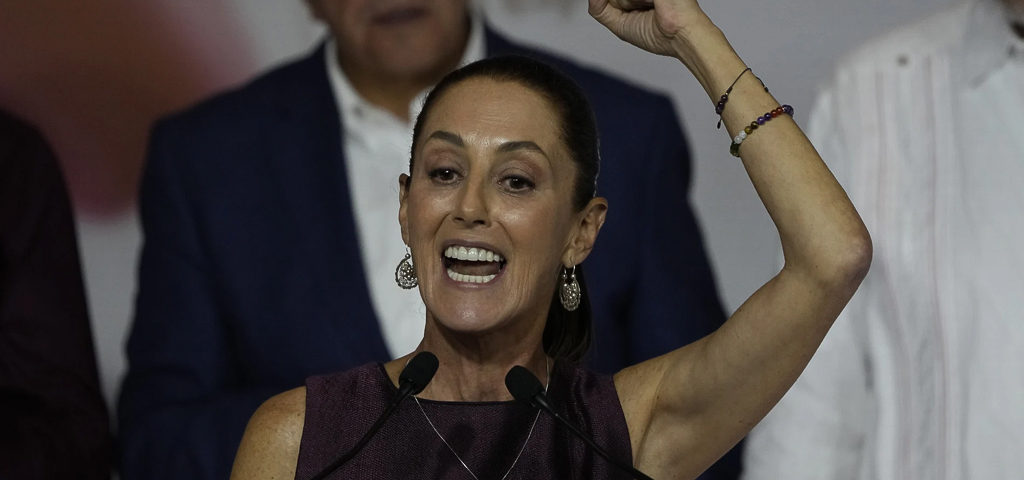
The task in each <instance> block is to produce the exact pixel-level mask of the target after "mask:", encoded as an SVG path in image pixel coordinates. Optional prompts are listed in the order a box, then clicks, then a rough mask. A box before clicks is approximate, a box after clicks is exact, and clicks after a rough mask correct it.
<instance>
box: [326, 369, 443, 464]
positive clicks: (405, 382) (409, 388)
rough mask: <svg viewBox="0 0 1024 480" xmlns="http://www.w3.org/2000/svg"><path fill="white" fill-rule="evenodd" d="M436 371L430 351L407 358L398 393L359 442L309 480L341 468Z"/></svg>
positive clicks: (399, 380) (422, 387)
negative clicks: (403, 401) (407, 361)
mask: <svg viewBox="0 0 1024 480" xmlns="http://www.w3.org/2000/svg"><path fill="white" fill-rule="evenodd" d="M435 373H437V357H436V356H434V354H433V353H430V352H420V353H417V354H416V356H415V357H412V359H411V360H409V363H408V364H406V365H405V368H403V369H402V373H400V374H399V375H398V395H395V398H394V399H393V400H391V403H390V404H388V406H387V408H385V409H384V413H381V414H380V417H379V418H377V421H376V422H374V424H373V426H372V427H370V429H369V430H367V431H366V433H365V434H363V438H360V439H359V442H357V443H356V444H355V446H353V447H352V448H351V449H349V451H348V452H345V454H344V455H342V456H340V457H338V459H337V460H335V461H333V462H331V464H330V465H328V466H326V467H324V469H323V470H320V472H319V473H317V474H316V475H313V476H312V477H310V478H309V480H322V479H323V478H324V477H326V476H328V475H330V474H331V473H333V472H334V471H335V470H337V469H339V468H341V466H342V465H344V464H346V463H348V461H349V460H352V458H354V457H355V456H356V454H357V453H359V451H360V450H362V449H363V447H365V446H366V443H367V442H369V441H370V439H371V438H373V435H374V434H376V433H377V430H380V427H381V426H383V425H384V421H385V420H387V419H388V418H389V417H391V414H392V413H394V412H395V408H396V407H398V404H399V403H402V400H405V398H406V397H408V396H409V395H416V394H417V393H420V392H422V391H423V389H424V388H426V387H427V384H428V383H430V380H431V379H432V378H434V374H435Z"/></svg>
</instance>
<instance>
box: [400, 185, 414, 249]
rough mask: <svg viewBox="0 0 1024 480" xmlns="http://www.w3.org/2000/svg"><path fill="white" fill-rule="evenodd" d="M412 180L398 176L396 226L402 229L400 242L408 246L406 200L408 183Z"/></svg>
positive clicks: (407, 207)
mask: <svg viewBox="0 0 1024 480" xmlns="http://www.w3.org/2000/svg"><path fill="white" fill-rule="evenodd" d="M411 180H412V178H410V177H409V175H406V174H404V173H403V174H401V175H399V176H398V226H399V227H401V228H402V241H403V242H405V244H406V245H408V244H409V229H408V225H409V214H408V213H407V212H408V210H409V206H408V204H407V199H408V198H409V181H411Z"/></svg>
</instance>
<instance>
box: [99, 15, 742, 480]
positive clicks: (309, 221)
mask: <svg viewBox="0 0 1024 480" xmlns="http://www.w3.org/2000/svg"><path fill="white" fill-rule="evenodd" d="M486 42H487V50H488V54H489V55H496V54H502V53H518V54H526V55H532V56H535V57H540V58H541V59H543V60H545V61H548V62H549V63H552V64H554V65H556V66H557V67H559V68H560V69H562V70H563V71H564V72H566V73H568V74H569V75H570V76H572V77H573V78H574V79H576V81H577V82H579V84H580V85H581V86H582V87H583V89H584V90H585V91H586V92H587V93H588V95H589V97H590V98H591V100H592V102H593V105H594V109H595V113H596V115H597V119H598V127H599V129H600V132H602V133H603V136H602V139H601V154H602V158H603V165H602V169H603V170H602V173H601V176H600V180H599V193H600V194H601V195H603V196H605V197H607V198H608V199H609V202H610V205H611V207H610V211H609V214H608V220H607V222H606V224H605V226H604V228H603V230H602V231H601V236H600V239H599V241H598V244H597V247H596V248H595V250H594V252H593V254H592V255H591V257H590V258H589V259H588V260H587V262H586V269H587V280H588V287H589V288H590V301H591V302H592V304H593V307H594V308H593V309H594V312H595V319H594V320H595V341H594V346H593V350H592V354H591V365H592V366H593V367H594V368H596V369H598V370H603V371H612V370H615V369H618V368H620V367H622V366H625V365H627V364H631V363H635V362H638V361H641V360H644V359H647V358H650V357H652V356H655V355H658V354H661V353H664V352H666V351H668V350H670V349H673V348H676V347H679V346H681V345H683V344H686V343H688V342H691V341H693V340H696V339H698V338H700V337H702V336H704V335H706V334H708V333H710V332H711V331H712V330H713V329H715V328H716V327H717V326H718V325H720V324H721V323H722V321H723V319H724V316H723V313H722V307H721V305H720V303H719V300H718V296H717V293H716V291H715V287H714V283H713V280H712V276H711V272H710V269H709V267H708V262H707V258H706V256H705V253H704V248H703V246H702V244H701V237H700V234H699V232H698V230H697V226H696V223H695V221H694V217H693V212H692V211H691V209H690V206H689V204H688V201H687V190H688V185H689V183H690V173H689V162H688V156H687V148H686V144H685V142H684V140H683V137H682V134H681V128H680V125H679V123H678V121H677V118H676V115H675V112H674V110H673V108H672V105H671V103H670V101H669V100H668V99H667V98H665V97H662V96H658V95H654V94H651V93H648V92H646V91H643V90H640V89H638V88H636V87H633V86H630V85H627V84H624V83H623V82H621V81H617V80H614V79H612V78H610V77H608V76H606V75H603V74H600V73H597V72H594V71H591V70H586V69H583V68H581V67H579V66H576V65H573V64H571V63H568V62H566V61H564V60H560V59H557V58H554V57H551V56H548V55H543V54H540V53H538V52H534V51H530V50H527V49H525V48H522V47H518V46H515V45H512V44H511V43H509V42H508V41H506V40H504V39H502V38H500V37H498V36H496V35H494V34H493V33H491V32H488V34H487V40H486ZM322 48H323V47H321V48H320V49H317V51H315V52H314V53H313V54H312V55H310V56H309V57H307V58H305V59H302V60H300V61H298V62H295V63H292V64H289V65H285V66H283V67H281V68H278V69H276V70H274V71H271V72H270V73H268V74H266V75H264V76H263V77H261V78H259V79H257V80H255V81H253V82H252V83H250V84H249V85H246V86H244V87H242V88H241V89H238V90H236V91H232V92H228V93H225V94H222V95H219V96H217V97H215V98H213V99H211V100H208V101H206V102H203V103H202V104H200V105H198V106H196V107H194V108H192V109H191V110H189V111H187V112H184V113H182V114H179V115H176V116H174V117H172V118H168V119H165V120H163V121H161V122H160V123H159V124H158V125H157V126H156V128H155V130H154V131H153V135H152V138H151V141H150V147H149V154H148V160H147V165H146V168H145V173H144V176H143V183H142V191H141V215H142V225H143V230H144V234H145V243H144V247H143V251H142V258H141V264H140V270H139V290H138V297H137V305H136V312H135V322H134V325H133V328H132V332H131V336H130V339H129V342H128V358H129V371H128V375H127V377H126V379H125V381H124V384H123V390H122V393H121V399H120V404H119V417H120V426H121V442H122V443H121V450H122V452H121V454H122V463H121V467H122V478H125V479H127V480H131V479H134V478H193V479H197V478H226V476H227V474H228V472H229V471H230V467H231V463H232V458H233V457H234V454H235V450H236V448H237V446H238V443H239V440H240V438H241V435H242V432H243V430H244V427H245V424H246V421H247V419H248V418H249V416H250V415H251V414H252V412H253V411H254V410H255V409H256V407H257V406H258V405H259V404H260V403H261V402H263V401H264V400H266V399H267V398H268V397H270V396H271V395H273V394H275V393H278V392H281V391H283V390H286V389H289V388H294V387H297V386H299V385H301V384H302V382H303V380H304V379H305V378H306V377H307V376H309V375H312V374H319V373H326V372H332V371H337V370H342V369H347V368H350V367H353V366H356V365H360V364H363V363H366V362H370V361H382V360H387V359H388V352H387V350H386V349H385V345H384V341H383V337H382V335H381V331H380V328H379V326H378V324H377V319H376V317H375V313H374V310H373V307H372V305H371V303H370V300H369V298H370V297H369V293H368V290H367V283H366V281H365V279H364V272H363V270H362V268H363V267H362V260H361V257H360V252H359V247H360V246H359V244H358V240H357V235H356V232H355V223H354V218H353V213H352V210H351V205H350V199H349V190H348V185H349V182H350V181H351V179H348V178H346V168H345V164H344V162H345V159H344V155H343V151H342V139H341V138H340V135H341V132H342V129H341V126H340V124H339V115H338V112H337V110H336V108H335V102H334V99H333V96H332V95H333V94H332V91H331V87H330V85H329V83H328V79H327V75H326V66H325V64H324V61H323V58H324V54H323V51H322ZM356 181H358V180H356ZM398 260H399V259H398V258H396V259H395V261H396V262H397V261H398ZM380 268H388V269H390V268H394V265H381V267H380ZM396 288H397V287H396Z"/></svg>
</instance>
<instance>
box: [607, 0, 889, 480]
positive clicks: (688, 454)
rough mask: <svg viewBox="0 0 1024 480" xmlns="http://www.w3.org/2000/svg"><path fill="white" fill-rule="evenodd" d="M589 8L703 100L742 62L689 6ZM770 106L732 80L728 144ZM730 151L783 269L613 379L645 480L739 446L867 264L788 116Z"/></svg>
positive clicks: (747, 85)
mask: <svg viewBox="0 0 1024 480" xmlns="http://www.w3.org/2000/svg"><path fill="white" fill-rule="evenodd" d="M590 6H591V13H592V14H593V15H594V17H595V18H596V19H598V21H600V22H601V23H602V24H604V25H605V26H607V27H608V28H609V29H610V30H612V31H613V32H614V33H615V34H616V35H618V36H619V37H621V38H623V39H624V40H626V41H629V42H631V43H634V44H636V45H638V46H640V47H641V48H644V49H646V50H648V51H652V52H654V53H658V54H663V55H670V56H674V57H676V58H678V59H680V60H681V61H682V62H683V63H684V64H685V65H686V67H687V68H689V69H690V71H691V72H692V73H693V74H694V76H695V77H696V78H697V80H698V81H699V82H700V84H701V85H702V86H703V87H704V89H705V91H707V92H708V95H709V97H710V98H711V99H712V102H713V103H714V102H715V101H717V100H718V97H719V96H720V95H721V94H722V93H723V92H724V91H725V90H726V89H727V88H728V87H729V85H730V84H731V83H732V82H733V80H735V79H736V77H737V75H739V74H740V72H742V71H743V70H744V69H745V68H746V67H747V65H746V64H744V63H743V61H742V60H741V59H740V58H739V57H738V56H737V55H736V53H735V52H734V51H733V49H732V47H731V46H730V45H729V43H728V41H727V40H726V38H725V36H724V35H723V34H722V33H721V31H720V30H719V29H718V28H717V27H715V25H714V24H713V23H712V22H711V21H710V20H709V19H708V18H707V16H706V15H704V13H703V12H702V11H701V10H700V7H699V6H698V5H697V3H696V2H695V1H694V0H666V1H664V2H663V1H660V0H659V1H655V2H653V9H652V8H651V6H652V3H651V2H643V1H628V0H611V1H608V0H591V2H590ZM777 107H779V103H778V102H777V101H776V100H775V99H774V98H773V97H772V96H771V95H770V94H768V93H767V92H766V91H765V90H764V88H763V87H761V84H760V83H759V82H758V81H757V79H755V78H754V76H753V75H751V74H750V73H747V74H744V75H743V76H741V77H740V79H739V81H738V82H737V84H736V86H735V88H734V89H733V91H732V93H731V94H730V95H729V102H728V104H727V105H726V108H725V110H724V112H723V113H724V114H723V119H724V122H725V125H726V127H727V129H728V131H729V133H730V138H731V137H733V136H735V135H736V134H737V133H738V132H739V131H740V130H741V129H742V128H743V127H745V126H747V125H749V124H750V122H751V121H753V120H754V119H756V118H757V117H758V116H761V115H763V114H764V113H765V112H769V111H771V110H773V109H775V108H777ZM708 110H709V111H712V108H711V107H710V106H709V108H708ZM709 121H714V117H711V116H710V115H709ZM728 142H729V140H728V139H725V138H723V154H725V155H726V156H727V155H728V154H726V153H725V150H726V149H727V148H728ZM740 155H741V157H742V162H743V165H744V167H745V168H746V170H747V174H748V176H749V177H750V180H751V182H752V183H753V185H754V188H755V189H756V191H757V193H758V195H759V196H760V197H761V200H762V202H763V203H764V205H765V208H766V209H767V210H768V213H769V215H770V216H771V218H772V220H773V221H774V222H775V225H776V228H777V229H778V232H779V238H780V241H781V243H782V249H783V254H784V257H785V266H784V267H783V268H782V270H781V271H780V272H779V273H778V274H777V275H776V276H775V277H774V278H772V280H770V281H769V282H768V283H766V284H765V285H764V286H763V287H761V288H760V289H759V290H758V291H757V292H755V293H754V294H753V295H752V296H751V297H750V298H749V299H748V300H747V301H746V302H744V304H743V305H742V306H741V307H740V308H739V309H738V310H737V311H736V312H735V313H734V314H733V315H732V317H731V318H730V319H729V321H727V322H726V323H725V325H723V326H722V327H721V328H720V329H719V330H718V331H717V332H715V333H714V334H712V335H710V336H708V337H706V338H704V339H703V340H700V341H698V342H696V343H694V344H691V345H689V346H686V347H684V348H681V349H679V350H676V351H673V352H670V353H668V354H666V355H664V356H662V357H659V358H656V359H654V360H651V361H648V362H644V363H642V364H640V365H636V366H634V367H630V368H628V369H626V370H623V371H622V372H620V373H619V374H618V375H617V376H616V379H615V381H616V387H617V390H618V391H619V394H620V398H621V399H622V404H623V409H624V411H625V414H626V419H627V423H628V424H629V429H630V437H631V439H632V442H633V449H634V459H635V462H636V464H637V466H638V467H639V468H640V469H641V470H644V471H645V472H647V473H648V474H650V475H652V476H653V477H654V478H692V477H695V476H697V475H698V474H699V473H700V472H702V471H703V470H704V469H705V468H707V467H708V466H709V465H710V464H711V463H713V462H714V461H715V460H716V459H717V458H718V457H719V456H721V455H722V454H723V453H725V452H726V451H727V450H728V449H729V448H731V447H732V445H734V444H735V443H736V442H737V441H739V439H741V438H742V437H743V436H744V435H745V434H746V433H747V432H748V431H749V430H750V429H751V428H752V427H753V426H754V425H755V424H756V423H757V422H758V421H759V420H760V419H761V418H762V417H763V416H764V415H765V414H766V413H767V412H768V411H769V410H770V409H771V407H772V406H774V405H775V403H776V402H778V400H779V399H780V398H781V397H782V395H783V394H784V393H785V392H786V390H787V389H788V388H789V387H790V386H791V385H792V384H793V382H794V381H795V380H796V378H797V376H798V375H799V374H800V372H801V371H802V370H803V368H804V367H805V366H806V365H807V362H808V361H809V360H810V358H811V356H812V355H813V354H814V351H815V350H816V349H817V347H818V345H819V344H820V342H821V340H822V339H823V338H824V336H825V333H826V332H827V331H828V329H829V327H830V326H831V325H832V322H833V321H834V320H835V318H836V317H837V316H838V315H839V312H840V311H841V310H842V309H843V307H844V306H845V305H846V302H847V301H848V300H849V299H850V297H851V296H852V295H853V292H854V291H855V290H856V289H857V287H858V286H859V284H860V281H861V279H862V278H863V276H864V274H865V273H867V269H868V265H869V264H870V259H871V241H870V238H869V236H868V233H867V230H866V229H865V228H864V225H863V223H862V222H861V220H860V217H859V215H858V214H857V212H856V210H855V209H854V208H853V205H852V204H851V203H850V201H849V199H848V198H847V196H846V193H845V192H844V191H843V190H842V188H841V187H840V186H839V184H838V183H837V182H836V181H835V178H834V177H833V176H832V174H831V172H829V170H828V168H827V167H826V166H825V164H824V163H823V162H822V160H821V158H820V157H819V156H818V154H817V152H816V151H815V150H814V147H813V146H812V145H811V144H810V142H808V140H807V139H806V137H804V135H803V132H801V131H800V129H799V127H797V126H796V124H795V123H794V122H793V121H792V120H791V119H790V118H789V116H788V115H781V116H779V117H777V118H774V119H772V120H771V121H769V122H767V123H766V124H765V125H763V126H761V127H760V128H759V129H758V130H757V131H755V132H754V133H753V134H751V135H750V136H749V137H748V138H747V139H746V140H745V141H744V142H743V143H742V146H741V147H740ZM680 315H685V312H680Z"/></svg>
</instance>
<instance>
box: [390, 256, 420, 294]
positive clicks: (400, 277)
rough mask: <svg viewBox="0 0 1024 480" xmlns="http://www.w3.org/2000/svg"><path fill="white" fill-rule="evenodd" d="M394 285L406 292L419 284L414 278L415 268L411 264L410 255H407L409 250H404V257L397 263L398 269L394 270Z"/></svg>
mask: <svg viewBox="0 0 1024 480" xmlns="http://www.w3.org/2000/svg"><path fill="white" fill-rule="evenodd" d="M395 283H397V284H398V286H399V287H402V288H404V289H406V290H408V289H410V288H416V286H417V285H419V284H420V280H419V279H418V278H416V267H414V266H413V264H412V254H411V253H409V249H406V250H405V257H403V258H402V260H401V261H400V262H398V268H395Z"/></svg>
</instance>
